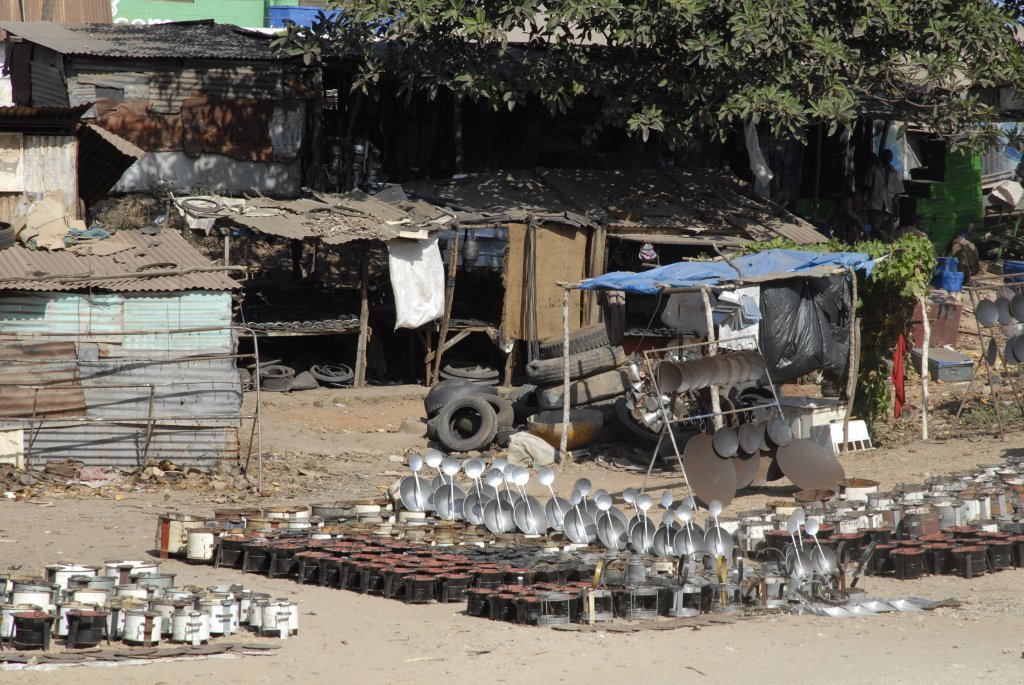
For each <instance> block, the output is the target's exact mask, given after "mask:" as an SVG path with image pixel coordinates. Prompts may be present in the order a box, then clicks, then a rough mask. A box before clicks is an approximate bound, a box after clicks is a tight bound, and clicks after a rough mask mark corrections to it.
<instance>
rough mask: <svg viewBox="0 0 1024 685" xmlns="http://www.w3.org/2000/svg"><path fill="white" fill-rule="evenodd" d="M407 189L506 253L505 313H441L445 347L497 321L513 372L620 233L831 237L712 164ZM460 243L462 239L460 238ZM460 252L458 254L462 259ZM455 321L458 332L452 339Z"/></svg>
mask: <svg viewBox="0 0 1024 685" xmlns="http://www.w3.org/2000/svg"><path fill="white" fill-rule="evenodd" d="M402 189H403V191H404V193H403V195H407V196H408V197H412V198H417V199H420V200H422V201H424V202H426V203H430V204H432V205H435V206H437V207H442V208H444V209H445V211H447V212H448V213H450V214H451V215H452V216H454V217H455V218H456V219H457V221H458V227H459V229H460V230H461V231H463V232H464V234H465V235H466V236H468V235H470V234H472V235H475V236H477V237H478V238H480V240H478V242H479V243H480V244H481V245H482V246H483V249H485V250H486V249H493V250H494V251H495V252H498V253H499V254H498V255H496V257H495V259H492V260H490V261H493V262H497V264H498V267H497V268H495V271H498V272H499V273H500V280H501V285H502V287H503V291H504V292H503V296H502V302H501V303H500V305H501V307H500V318H498V317H495V319H496V320H492V321H488V322H486V324H487V325H486V326H480V325H474V323H468V324H467V323H463V322H460V321H458V317H454V320H452V321H450V322H447V324H446V322H445V321H442V325H441V327H442V331H441V338H442V340H441V341H440V343H439V344H438V348H439V349H440V350H441V353H442V354H443V353H444V352H446V351H447V350H448V349H450V348H451V347H452V345H453V344H455V343H456V342H458V340H461V339H463V338H464V337H465V334H466V333H467V332H476V331H483V332H486V333H487V334H488V335H490V337H491V339H492V340H493V341H494V342H495V343H496V344H497V345H498V347H499V348H500V349H501V350H502V351H503V352H504V353H505V354H506V380H507V379H508V378H509V377H510V373H511V367H512V363H513V355H514V352H513V350H514V345H515V343H516V341H531V340H543V339H546V338H551V337H555V336H558V335H560V334H561V331H562V322H561V320H560V317H559V307H560V303H561V297H562V287H561V285H560V283H566V282H569V283H578V282H580V281H581V280H582V279H584V278H587V277H594V276H596V275H598V274H601V273H603V272H604V271H605V269H606V265H607V264H608V253H609V244H610V243H609V241H618V242H616V243H615V244H616V245H618V244H621V243H635V244H637V245H636V247H638V246H639V244H642V243H646V242H651V243H654V244H658V245H675V246H685V247H688V248H700V249H706V250H710V249H711V248H712V247H713V246H721V247H725V248H735V247H738V246H740V245H742V244H745V243H750V242H755V241H766V240H771V239H773V238H778V237H784V238H787V239H790V240H793V241H794V242H796V243H797V244H801V245H807V244H814V243H818V242H821V241H822V240H823V239H824V238H823V236H822V235H821V234H820V233H818V232H817V231H815V229H814V227H813V226H811V225H810V224H807V223H806V222H804V221H802V220H800V219H798V218H797V217H795V216H793V215H791V214H789V213H788V212H786V211H785V209H783V208H782V207H779V206H778V205H775V204H773V203H771V202H768V201H766V200H764V199H763V198H760V197H758V196H756V195H754V194H753V193H750V192H748V191H747V190H746V189H744V188H743V187H742V186H741V185H740V184H739V183H737V181H736V180H735V179H733V178H730V177H728V176H727V175H725V174H723V173H721V172H717V171H713V170H702V171H699V172H689V171H677V170H657V169H647V170H632V171H613V170H569V169H533V170H521V171H509V172H495V173H488V174H473V175H470V176H461V177H458V178H454V179H450V180H446V181H421V182H413V183H405V184H403V186H402ZM388 192H389V191H387V190H386V191H384V194H387V193H388ZM378 197H380V196H378ZM494 230H497V232H498V234H500V236H502V237H501V238H499V239H498V240H500V241H503V244H502V245H500V246H497V245H495V246H492V245H491V241H492V237H491V236H492V234H491V233H490V232H491V231H494ZM442 239H444V237H443V238H442ZM451 242H452V243H453V244H455V245H458V243H459V238H458V237H453V240H451ZM633 249H634V248H630V250H631V251H632V250H633ZM457 252H458V250H457V249H456V250H454V251H452V252H449V254H450V255H454V259H455V265H456V266H458V267H460V268H461V267H463V265H462V264H461V260H460V256H459V255H458V254H457ZM485 256H487V255H485ZM477 268H479V261H478V262H477ZM474 294H475V293H474V292H472V289H467V290H463V291H460V290H459V289H458V288H456V291H455V293H454V297H455V299H456V302H459V301H464V299H465V298H466V297H467V295H474ZM569 306H570V309H571V311H572V315H571V320H570V328H572V329H575V328H578V327H580V326H586V325H589V324H592V323H596V322H597V321H598V320H599V319H598V314H599V309H598V304H597V298H595V297H586V296H583V294H582V293H579V292H572V293H570V305H569ZM475 323H479V322H475ZM449 329H450V330H451V331H453V332H454V334H455V335H454V336H453V337H452V338H450V339H449V338H448V331H449ZM431 357H433V354H432V353H430V352H429V351H428V358H431ZM434 368H435V370H436V369H438V368H439V363H437V362H436V360H435V367H434ZM435 373H436V371H435Z"/></svg>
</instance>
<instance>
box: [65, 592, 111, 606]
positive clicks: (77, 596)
mask: <svg viewBox="0 0 1024 685" xmlns="http://www.w3.org/2000/svg"><path fill="white" fill-rule="evenodd" d="M107 595H108V593H107V591H106V590H104V589H103V588H97V587H83V588H78V589H77V590H75V591H74V592H72V593H71V599H72V600H74V601H75V602H79V603H80V604H83V605H85V606H87V607H101V606H104V605H105V604H106V603H107Z"/></svg>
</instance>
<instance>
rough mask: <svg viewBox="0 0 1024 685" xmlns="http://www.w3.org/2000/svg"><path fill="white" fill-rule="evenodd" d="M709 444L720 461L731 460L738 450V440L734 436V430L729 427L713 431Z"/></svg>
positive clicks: (737, 437)
mask: <svg viewBox="0 0 1024 685" xmlns="http://www.w3.org/2000/svg"><path fill="white" fill-rule="evenodd" d="M711 444H712V445H713V446H714V448H715V453H716V454H718V456H720V457H721V458H722V459H731V458H732V457H735V456H736V452H737V451H738V450H739V448H740V439H739V436H737V435H736V429H734V428H732V427H731V426H722V427H721V428H719V429H718V430H716V431H715V434H714V435H713V436H712V438H711Z"/></svg>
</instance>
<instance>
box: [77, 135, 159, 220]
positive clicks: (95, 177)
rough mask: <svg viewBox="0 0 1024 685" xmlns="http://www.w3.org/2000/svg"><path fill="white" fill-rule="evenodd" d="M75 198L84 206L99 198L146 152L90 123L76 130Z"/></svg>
mask: <svg viewBox="0 0 1024 685" xmlns="http://www.w3.org/2000/svg"><path fill="white" fill-rule="evenodd" d="M78 141H79V143H78V196H79V197H80V198H81V199H83V200H85V201H86V202H88V203H93V202H96V201H97V200H99V199H100V198H102V197H103V196H104V195H106V194H107V193H108V192H110V189H111V188H113V187H114V185H116V184H117V182H118V181H119V180H120V179H121V176H123V175H124V172H125V171H127V170H128V168H129V167H131V165H132V164H135V162H137V161H138V160H140V159H142V158H143V157H144V156H145V155H146V152H145V151H144V150H142V149H140V148H139V147H137V146H136V145H134V144H132V143H130V142H129V141H127V140H125V139H124V138H122V137H120V136H118V135H115V134H113V133H110V132H109V131H104V130H103V129H102V128H100V127H99V126H95V125H93V124H82V125H81V126H79V129H78Z"/></svg>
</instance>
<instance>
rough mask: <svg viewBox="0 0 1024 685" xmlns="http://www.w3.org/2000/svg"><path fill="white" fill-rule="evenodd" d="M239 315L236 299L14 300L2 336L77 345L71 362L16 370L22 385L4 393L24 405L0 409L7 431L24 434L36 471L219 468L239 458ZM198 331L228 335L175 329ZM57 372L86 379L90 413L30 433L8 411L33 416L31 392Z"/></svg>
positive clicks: (14, 296)
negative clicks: (53, 467) (55, 467)
mask: <svg viewBox="0 0 1024 685" xmlns="http://www.w3.org/2000/svg"><path fill="white" fill-rule="evenodd" d="M230 316H231V299H230V294H228V293H226V292H209V291H192V292H182V293H146V294H139V295H128V294H119V293H102V294H93V295H85V294H78V293H42V292H24V293H13V292H9V293H6V294H4V295H3V296H0V338H6V339H7V340H13V341H19V342H27V341H31V342H39V341H47V342H51V343H52V341H57V340H64V341H72V342H74V343H75V345H73V346H64V347H62V348H61V349H64V350H65V352H66V354H63V355H62V356H65V357H71V358H68V359H56V358H53V355H49V356H46V357H42V358H40V359H38V360H33V359H31V358H21V359H17V360H15V361H13V362H11V366H12V367H13V366H17V367H18V373H17V375H16V379H15V382H16V383H17V384H18V385H19V386H20V387H16V388H4V389H3V392H4V393H9V394H10V395H11V397H12V398H13V399H11V401H8V402H0V428H5V427H6V428H22V429H25V443H26V444H25V451H26V453H27V456H28V458H29V459H30V460H31V461H32V462H33V463H34V464H35V465H40V464H41V463H43V462H45V460H47V459H63V458H74V459H80V460H82V461H84V462H85V463H86V464H89V465H95V466H120V467H129V466H140V465H142V464H144V462H145V460H147V459H158V460H159V459H169V460H171V461H173V462H175V463H177V464H181V465H191V466H197V467H208V466H211V465H212V464H213V463H214V462H215V461H216V460H218V459H221V458H223V457H226V456H234V455H237V453H238V431H239V428H240V425H241V420H240V412H241V406H242V389H241V385H240V382H239V377H238V372H237V370H236V368H235V362H234V358H233V356H232V355H233V352H234V350H235V342H236V341H235V335H234V333H233V331H231V330H230V328H229V327H230V324H231V321H230ZM193 328H208V329H217V330H208V331H198V332H176V331H180V330H181V329H193ZM146 331H150V332H146ZM125 333H129V335H126V334H125ZM26 357H27V355H26ZM34 372H38V374H40V375H38V376H36V375H34ZM54 372H59V373H61V374H62V376H67V375H68V374H72V377H75V378H76V379H78V383H76V386H77V387H76V390H77V391H78V392H79V393H81V392H83V391H84V412H82V411H80V412H79V416H77V417H66V416H65V417H49V418H46V419H43V420H37V421H35V422H33V423H31V425H30V421H29V420H27V419H26V416H25V414H24V412H23V411H18V412H14V411H10V412H3V411H2V409H3V407H4V406H7V405H10V406H11V407H14V406H17V407H19V408H22V409H23V408H24V405H25V401H26V398H28V399H29V400H30V399H31V396H32V394H33V393H35V392H36V390H35V389H34V387H31V386H32V384H36V383H37V382H38V379H43V380H46V378H48V376H47V374H50V375H52V373H54ZM12 378H14V376H12ZM79 383H80V385H79ZM19 397H20V399H18V398H19ZM15 399H17V400H18V401H14V400H15ZM30 436H34V437H30ZM30 440H31V445H29V444H28V443H29V441H30Z"/></svg>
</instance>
